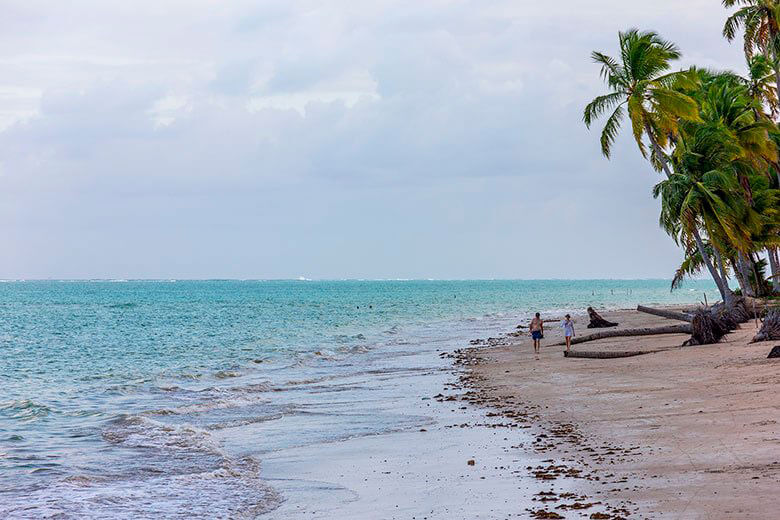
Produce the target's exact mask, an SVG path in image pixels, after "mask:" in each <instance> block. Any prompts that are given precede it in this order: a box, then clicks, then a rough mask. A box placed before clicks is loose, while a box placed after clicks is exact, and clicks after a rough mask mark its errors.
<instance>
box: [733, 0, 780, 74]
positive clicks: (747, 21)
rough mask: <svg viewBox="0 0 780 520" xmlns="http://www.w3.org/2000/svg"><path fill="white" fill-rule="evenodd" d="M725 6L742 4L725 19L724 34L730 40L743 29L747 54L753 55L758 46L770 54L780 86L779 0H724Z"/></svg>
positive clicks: (766, 53)
mask: <svg viewBox="0 0 780 520" xmlns="http://www.w3.org/2000/svg"><path fill="white" fill-rule="evenodd" d="M723 6H724V7H726V8H727V9H730V8H732V7H735V6H741V7H739V9H737V10H736V11H735V12H734V13H733V14H732V15H731V16H729V17H728V18H727V19H726V23H725V24H724V25H723V36H725V37H726V39H727V40H728V41H733V40H734V39H735V38H736V37H737V32H738V31H739V30H740V29H744V31H745V32H744V34H743V45H744V49H745V56H746V57H747V58H748V59H750V58H751V57H752V56H753V55H754V53H755V51H756V50H758V51H760V52H761V53H763V54H764V56H766V57H767V58H771V59H772V62H773V69H774V71H775V83H776V86H777V88H778V89H780V72H778V67H777V65H778V61H777V60H778V57H780V53H779V52H778V50H780V1H778V0H723Z"/></svg>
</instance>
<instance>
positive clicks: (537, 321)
mask: <svg viewBox="0 0 780 520" xmlns="http://www.w3.org/2000/svg"><path fill="white" fill-rule="evenodd" d="M528 328H529V329H530V330H531V337H532V338H533V340H534V354H538V353H539V347H540V345H539V342H540V341H541V339H542V338H543V337H544V322H543V321H542V318H541V317H540V316H539V313H538V312H537V313H536V316H534V319H532V320H531V324H530V325H529V326H528Z"/></svg>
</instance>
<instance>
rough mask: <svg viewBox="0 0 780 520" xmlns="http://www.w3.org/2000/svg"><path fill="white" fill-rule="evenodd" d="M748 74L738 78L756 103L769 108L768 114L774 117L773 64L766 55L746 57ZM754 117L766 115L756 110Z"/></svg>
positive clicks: (774, 84) (774, 83)
mask: <svg viewBox="0 0 780 520" xmlns="http://www.w3.org/2000/svg"><path fill="white" fill-rule="evenodd" d="M747 66H748V76H747V77H746V78H739V80H740V81H741V82H742V83H743V84H744V85H745V86H746V87H747V89H748V95H749V96H750V98H751V99H753V100H755V101H756V103H757V105H758V106H760V107H763V108H766V109H768V110H769V114H768V116H769V117H771V118H774V117H776V116H777V114H778V107H777V103H778V99H777V83H776V81H777V77H776V76H775V71H774V64H773V63H772V60H770V59H769V58H767V57H766V56H764V55H762V54H759V55H758V56H753V57H751V58H748V62H747ZM755 115H756V118H758V117H767V114H766V113H765V112H764V111H763V110H760V109H759V110H757V111H756V114H755Z"/></svg>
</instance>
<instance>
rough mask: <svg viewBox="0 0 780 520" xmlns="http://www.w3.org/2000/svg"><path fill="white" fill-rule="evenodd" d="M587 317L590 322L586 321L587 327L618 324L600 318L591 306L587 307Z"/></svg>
mask: <svg viewBox="0 0 780 520" xmlns="http://www.w3.org/2000/svg"><path fill="white" fill-rule="evenodd" d="M588 317H589V318H590V323H588V328H589V329H604V328H607V327H617V326H618V324H617V323H613V322H611V321H607V320H605V319H604V318H602V317H601V316H600V315H599V313H598V312H596V311H595V310H594V309H593V307H588Z"/></svg>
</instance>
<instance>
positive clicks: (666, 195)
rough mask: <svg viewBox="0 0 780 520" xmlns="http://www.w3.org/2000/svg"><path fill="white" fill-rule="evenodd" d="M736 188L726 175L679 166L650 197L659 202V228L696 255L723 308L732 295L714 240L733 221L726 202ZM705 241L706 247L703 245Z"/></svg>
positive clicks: (722, 172)
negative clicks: (723, 304) (710, 277)
mask: <svg viewBox="0 0 780 520" xmlns="http://www.w3.org/2000/svg"><path fill="white" fill-rule="evenodd" d="M738 186H739V185H738V183H736V180H735V178H734V177H733V176H731V175H729V173H728V172H724V171H718V170H711V171H707V172H706V173H704V174H699V173H698V172H695V171H688V170H686V169H685V168H684V167H680V168H679V169H678V170H677V171H676V172H675V175H672V176H671V177H669V178H668V179H666V180H663V181H661V182H660V183H658V184H657V185H656V186H655V187H654V188H653V197H655V198H660V199H661V215H660V217H659V223H660V224H661V227H663V228H664V230H665V231H666V232H667V233H668V234H669V235H670V236H671V237H672V238H673V239H674V240H675V242H676V243H677V244H678V245H683V246H684V247H685V249H686V250H687V251H694V250H695V251H697V252H698V254H699V255H700V256H701V260H702V262H703V263H704V265H705V266H706V267H707V269H708V270H709V272H710V275H711V276H712V279H713V280H714V281H715V284H716V285H717V286H718V290H719V291H720V294H721V297H722V298H723V301H724V302H725V303H726V304H727V305H731V303H732V301H733V296H734V295H733V293H732V291H731V289H730V288H729V286H728V273H727V271H726V265H725V264H724V262H723V259H722V255H721V254H720V252H719V251H718V247H717V245H716V244H715V243H714V238H715V236H716V235H721V236H722V235H725V234H727V231H726V230H728V229H729V228H731V227H732V226H733V224H734V221H735V220H736V214H735V212H734V210H733V208H731V207H730V206H729V204H728V201H730V200H733V197H731V196H730V194H731V193H732V192H733V191H734V190H735V189H738ZM703 233H706V235H704V234H703ZM707 241H709V244H705V242H707ZM689 256H690V253H689ZM716 262H717V264H716Z"/></svg>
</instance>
